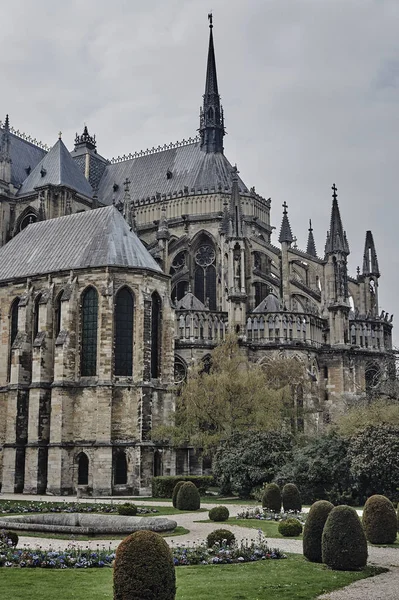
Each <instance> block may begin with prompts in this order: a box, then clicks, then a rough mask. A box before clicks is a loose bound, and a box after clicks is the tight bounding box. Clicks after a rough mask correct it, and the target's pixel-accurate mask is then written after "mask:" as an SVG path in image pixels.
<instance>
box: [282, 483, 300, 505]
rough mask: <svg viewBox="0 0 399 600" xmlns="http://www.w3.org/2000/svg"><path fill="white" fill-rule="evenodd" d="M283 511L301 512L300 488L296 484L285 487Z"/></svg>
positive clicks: (288, 484) (287, 484)
mask: <svg viewBox="0 0 399 600" xmlns="http://www.w3.org/2000/svg"><path fill="white" fill-rule="evenodd" d="M282 497H283V509H284V512H288V511H289V510H294V511H295V512H301V510H302V502H301V495H300V493H299V490H298V488H297V487H296V485H295V484H294V483H286V484H285V486H284V487H283V493H282Z"/></svg>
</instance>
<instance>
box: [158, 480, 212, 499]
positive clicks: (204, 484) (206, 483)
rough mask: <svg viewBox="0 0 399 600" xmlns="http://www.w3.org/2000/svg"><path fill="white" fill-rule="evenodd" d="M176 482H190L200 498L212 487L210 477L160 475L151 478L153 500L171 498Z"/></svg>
mask: <svg viewBox="0 0 399 600" xmlns="http://www.w3.org/2000/svg"><path fill="white" fill-rule="evenodd" d="M178 481H192V482H193V483H194V484H195V485H196V486H197V488H198V491H199V493H200V495H201V496H203V495H204V494H205V492H206V490H207V489H208V488H209V487H210V486H211V485H213V482H214V479H213V477H212V476H211V475H161V476H159V477H153V478H152V496H153V497H154V498H171V497H172V494H173V489H174V487H175V485H176V483H177V482H178Z"/></svg>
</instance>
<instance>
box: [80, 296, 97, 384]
mask: <svg viewBox="0 0 399 600" xmlns="http://www.w3.org/2000/svg"><path fill="white" fill-rule="evenodd" d="M97 329H98V295H97V291H96V290H95V289H94V288H93V287H89V288H87V289H86V290H85V291H84V292H83V296H82V345H81V356H80V372H81V375H82V376H83V377H89V376H91V375H95V374H96V372H97Z"/></svg>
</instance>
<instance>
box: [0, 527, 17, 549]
mask: <svg viewBox="0 0 399 600" xmlns="http://www.w3.org/2000/svg"><path fill="white" fill-rule="evenodd" d="M18 540H19V537H18V534H17V533H16V532H15V531H8V530H7V529H1V530H0V547H1V545H4V546H14V547H15V546H17V545H18Z"/></svg>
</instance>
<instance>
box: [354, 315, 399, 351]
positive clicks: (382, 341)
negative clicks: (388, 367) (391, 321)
mask: <svg viewBox="0 0 399 600" xmlns="http://www.w3.org/2000/svg"><path fill="white" fill-rule="evenodd" d="M349 333H350V343H351V345H352V346H359V347H360V348H368V349H369V350H382V351H385V350H392V335H391V327H390V326H384V321H378V320H365V321H362V320H359V319H356V320H351V321H350V322H349Z"/></svg>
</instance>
